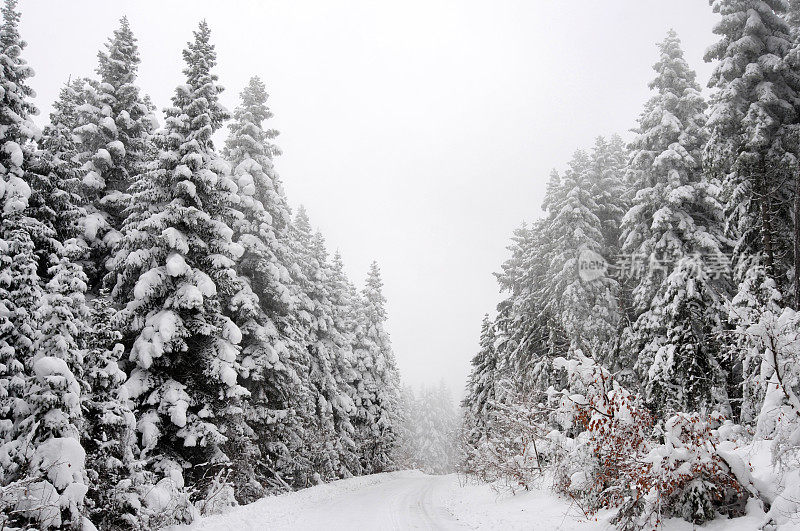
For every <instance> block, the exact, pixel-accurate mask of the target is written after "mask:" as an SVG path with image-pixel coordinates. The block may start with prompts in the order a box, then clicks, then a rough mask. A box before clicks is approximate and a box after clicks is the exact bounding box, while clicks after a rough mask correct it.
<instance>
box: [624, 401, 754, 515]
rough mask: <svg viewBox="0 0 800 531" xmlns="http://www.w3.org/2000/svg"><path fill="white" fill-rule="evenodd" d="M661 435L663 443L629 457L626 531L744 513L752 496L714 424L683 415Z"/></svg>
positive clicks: (626, 476)
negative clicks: (727, 457)
mask: <svg viewBox="0 0 800 531" xmlns="http://www.w3.org/2000/svg"><path fill="white" fill-rule="evenodd" d="M658 431H660V432H661V433H660V435H661V439H662V440H661V441H660V442H659V443H658V444H652V443H651V445H650V446H651V449H650V450H649V451H648V452H647V453H646V454H644V455H642V454H641V453H639V454H633V455H631V456H629V457H628V462H629V463H631V466H629V467H628V468H627V470H626V475H623V476H622V479H623V480H624V481H625V482H627V483H628V485H630V490H629V492H627V493H626V496H625V497H624V498H621V499H619V500H618V502H617V504H616V505H617V506H619V507H620V510H619V512H618V513H617V515H616V518H615V522H616V523H617V524H618V526H619V527H620V528H621V529H647V528H651V527H657V526H658V525H660V524H661V523H662V522H663V521H664V519H665V518H669V517H680V518H683V519H684V520H687V521H690V522H693V523H695V524H702V523H704V522H707V521H709V520H712V519H714V518H715V517H717V516H718V515H720V514H722V515H725V516H729V517H733V516H741V515H742V514H744V509H745V502H746V500H747V498H748V497H749V493H748V491H747V490H746V489H745V488H744V487H743V486H742V485H741V484H740V483H739V480H738V478H737V477H736V476H735V474H734V473H733V471H732V470H731V469H730V466H729V465H728V463H727V462H726V461H725V460H724V459H723V458H722V457H721V455H720V454H719V453H718V451H717V445H718V443H719V439H718V437H717V434H716V433H715V431H714V430H712V423H711V422H710V421H709V420H703V419H702V418H701V417H700V416H699V415H698V414H696V413H693V414H688V413H679V414H677V415H674V416H672V417H670V418H669V419H667V420H666V422H664V426H663V428H659V429H658Z"/></svg>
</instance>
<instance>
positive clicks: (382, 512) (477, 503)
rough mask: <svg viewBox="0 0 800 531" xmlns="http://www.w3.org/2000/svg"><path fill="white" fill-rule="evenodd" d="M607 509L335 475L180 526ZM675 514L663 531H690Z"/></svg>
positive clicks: (539, 516) (246, 528)
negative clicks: (335, 477) (322, 482)
mask: <svg viewBox="0 0 800 531" xmlns="http://www.w3.org/2000/svg"><path fill="white" fill-rule="evenodd" d="M762 517H763V512H762V513H760V516H759V515H758V514H754V515H751V516H748V517H744V518H740V519H737V520H736V522H735V524H734V521H732V520H715V521H713V522H710V523H708V524H706V526H705V527H704V528H703V529H705V531H732V530H745V529H747V530H750V529H757V528H758V522H760V521H761V519H762ZM610 518H611V513H610V512H601V513H599V514H597V515H596V516H595V517H593V518H587V517H586V516H585V515H583V514H582V513H581V512H580V511H579V510H578V509H577V508H576V507H575V506H574V505H573V504H572V503H571V502H570V501H569V500H566V499H564V498H560V497H558V496H556V495H554V494H553V493H552V492H551V491H550V490H549V489H547V488H541V489H535V490H532V491H530V492H519V493H517V494H516V495H511V494H504V495H498V493H497V492H496V491H494V490H492V489H491V487H490V486H488V485H483V484H475V483H471V484H468V485H463V484H462V481H460V480H459V478H458V476H456V475H455V474H451V475H449V476H428V475H425V474H422V473H421V472H416V471H402V472H391V473H388V474H375V475H372V476H363V477H358V478H351V479H345V480H342V481H335V482H333V483H328V484H326V485H319V486H316V487H312V488H309V489H305V490H301V491H298V492H292V493H289V494H284V495H281V496H272V497H269V498H265V499H263V500H259V501H257V502H255V503H251V504H250V505H246V506H244V507H237V508H235V509H233V510H232V511H231V512H229V513H227V514H222V515H216V516H210V517H207V518H202V519H200V520H199V521H197V522H195V523H194V524H192V525H191V526H189V527H188V528H186V527H183V528H181V529H182V530H184V531H229V530H231V531H256V530H281V531H282V530H291V531H296V530H321V531H329V530H337V531H338V530H348V531H372V530H380V531H383V530H397V529H447V530H449V529H491V530H502V531H508V530H525V531H531V530H532V531H601V530H602V531H607V530H611V529H613V526H612V525H611V524H610V522H609V521H610ZM693 528H694V526H692V524H690V523H688V522H684V521H682V520H669V521H667V522H665V523H664V527H663V530H664V531H691V530H692V529H693Z"/></svg>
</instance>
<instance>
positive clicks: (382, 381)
mask: <svg viewBox="0 0 800 531" xmlns="http://www.w3.org/2000/svg"><path fill="white" fill-rule="evenodd" d="M382 290H383V281H382V280H381V276H380V269H379V268H378V264H377V263H375V262H373V263H372V265H371V266H370V269H369V273H368V274H367V281H366V284H365V286H364V289H363V290H362V303H361V311H360V316H359V321H360V322H359V327H358V331H357V339H356V357H357V359H358V364H359V373H360V374H361V378H362V379H361V381H359V382H358V384H357V387H358V390H359V400H358V401H357V402H356V406H357V408H358V413H357V416H358V422H357V429H359V438H360V442H361V445H362V449H361V456H362V465H363V468H364V471H365V472H366V473H375V472H382V471H386V470H389V469H391V467H392V462H391V454H392V450H393V447H394V445H395V437H396V434H395V429H396V424H397V415H398V411H397V408H398V400H399V377H398V373H397V367H396V365H395V360H394V353H393V352H392V348H391V344H390V342H389V335H388V334H387V333H386V331H385V329H384V323H385V321H386V308H385V305H386V298H385V297H384V296H383V291H382Z"/></svg>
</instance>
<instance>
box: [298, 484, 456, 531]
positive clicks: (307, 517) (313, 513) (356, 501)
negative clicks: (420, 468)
mask: <svg viewBox="0 0 800 531" xmlns="http://www.w3.org/2000/svg"><path fill="white" fill-rule="evenodd" d="M449 488H450V481H449V478H446V477H445V478H442V477H431V476H420V477H398V478H396V479H393V480H390V481H386V482H384V483H381V484H380V485H377V486H374V487H369V488H365V489H358V490H354V491H351V492H348V493H346V494H342V495H339V496H336V497H333V498H331V499H329V500H327V501H325V502H323V503H320V504H318V505H316V506H314V507H310V508H309V509H308V510H307V511H305V512H304V513H303V514H301V515H298V518H297V520H296V521H295V522H294V523H293V525H292V527H293V528H294V529H320V523H322V522H325V523H326V527H327V528H328V529H331V528H332V529H466V527H464V526H459V525H458V521H457V520H456V519H455V518H454V517H453V515H452V514H450V513H449V512H448V511H447V510H446V509H445V508H444V507H443V506H442V504H441V502H440V501H439V500H437V498H438V496H437V495H440V494H443V493H445V492H446V491H447V490H449Z"/></svg>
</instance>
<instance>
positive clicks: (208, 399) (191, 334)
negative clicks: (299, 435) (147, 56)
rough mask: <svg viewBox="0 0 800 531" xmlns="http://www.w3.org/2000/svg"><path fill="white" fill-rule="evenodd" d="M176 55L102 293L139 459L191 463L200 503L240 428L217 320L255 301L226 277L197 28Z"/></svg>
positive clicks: (228, 249) (219, 111) (207, 87)
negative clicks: (116, 307)
mask: <svg viewBox="0 0 800 531" xmlns="http://www.w3.org/2000/svg"><path fill="white" fill-rule="evenodd" d="M183 58H184V60H185V62H186V68H185V69H184V71H183V72H184V74H185V75H186V84H185V85H180V86H179V87H178V88H177V89H176V90H175V95H174V96H173V99H172V101H173V106H172V107H170V108H168V109H166V111H165V113H166V116H167V119H166V125H165V128H164V130H163V132H162V133H161V134H160V136H159V137H158V138H157V142H158V145H159V148H160V153H159V156H158V165H157V167H156V168H155V169H154V170H153V171H151V172H150V173H148V174H147V175H146V176H145V178H143V179H142V180H141V182H140V183H139V184H138V185H137V186H136V188H135V189H134V192H135V193H134V197H133V205H134V208H132V211H131V214H130V215H129V216H128V218H127V221H126V223H125V226H124V230H123V234H124V235H123V237H122V240H121V241H120V243H119V246H118V249H119V250H118V252H117V253H116V255H115V257H114V259H113V261H112V266H113V267H114V270H115V272H116V273H117V278H118V280H117V284H116V287H115V289H114V293H113V295H114V297H115V298H116V299H117V300H118V301H120V302H121V303H124V304H125V308H124V310H123V311H122V312H121V313H120V321H121V323H122V324H123V326H124V330H125V331H126V335H127V339H126V347H127V348H128V349H129V351H130V361H131V362H133V364H134V368H133V369H132V372H131V374H130V376H129V379H128V382H127V383H126V387H127V388H128V390H129V392H130V396H131V398H132V399H133V401H134V404H135V413H136V415H137V418H138V424H137V430H138V432H139V433H140V435H141V445H142V454H143V455H147V456H149V457H152V459H151V461H150V463H151V466H152V467H154V468H153V469H154V470H163V471H165V473H167V475H173V476H174V475H175V474H178V475H179V474H180V467H182V466H183V465H184V464H186V465H188V464H191V465H193V467H192V468H190V469H188V475H189V477H188V478H187V485H189V486H191V487H192V488H194V489H197V490H198V491H200V495H201V496H203V495H205V489H206V488H207V486H208V485H206V484H201V480H202V479H203V477H204V476H205V475H206V474H208V473H209V472H215V471H216V470H217V469H218V467H220V466H226V465H227V464H228V463H229V458H230V457H231V456H228V455H226V454H225V452H224V451H223V446H224V444H225V443H226V442H227V441H228V437H227V436H226V432H227V431H228V429H229V428H231V427H232V426H233V425H235V424H236V423H237V422H239V421H240V419H239V415H240V413H241V407H240V401H241V397H242V396H243V395H244V394H245V393H246V391H245V390H244V389H243V388H242V387H241V386H240V385H239V382H238V374H237V368H238V364H239V354H240V351H239V342H240V340H241V331H240V329H239V327H238V326H237V325H236V324H235V323H234V322H233V321H231V319H230V318H229V317H228V316H227V315H226V314H227V313H228V312H230V311H234V310H235V309H236V306H237V305H240V304H252V301H253V299H254V297H253V296H252V293H251V292H249V289H248V286H247V284H246V283H245V282H244V281H242V279H241V278H240V277H239V276H238V275H237V273H236V270H235V266H236V260H237V259H239V258H240V257H241V255H242V253H243V249H242V247H241V245H239V244H238V243H236V242H234V241H233V230H232V229H231V228H230V227H229V225H228V221H229V220H231V219H234V218H235V217H236V215H235V214H234V213H233V206H234V205H235V204H236V203H237V198H236V185H235V184H234V183H233V182H232V180H231V178H230V177H229V175H228V171H229V168H228V165H227V164H225V163H224V162H223V161H222V160H221V159H220V158H219V157H218V156H217V154H216V152H215V150H214V144H213V141H212V135H213V134H214V132H215V131H217V130H218V129H219V127H220V126H221V125H222V122H223V121H224V120H225V119H226V118H227V117H228V113H227V111H226V110H225V109H224V108H223V107H222V105H220V103H219V95H220V93H221V92H222V90H223V89H222V87H221V86H219V85H218V84H217V76H216V75H215V74H213V72H212V69H213V68H214V66H215V64H216V52H215V51H214V46H213V45H212V44H211V43H210V29H209V27H208V24H207V23H206V22H205V21H203V22H201V23H200V26H199V28H198V30H197V31H195V32H194V40H193V41H192V42H190V43H189V44H188V45H187V48H186V49H185V50H184V51H183ZM176 467H177V468H176ZM206 477H208V478H209V479H211V478H212V477H213V474H212V476H206ZM178 483H180V482H178Z"/></svg>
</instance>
